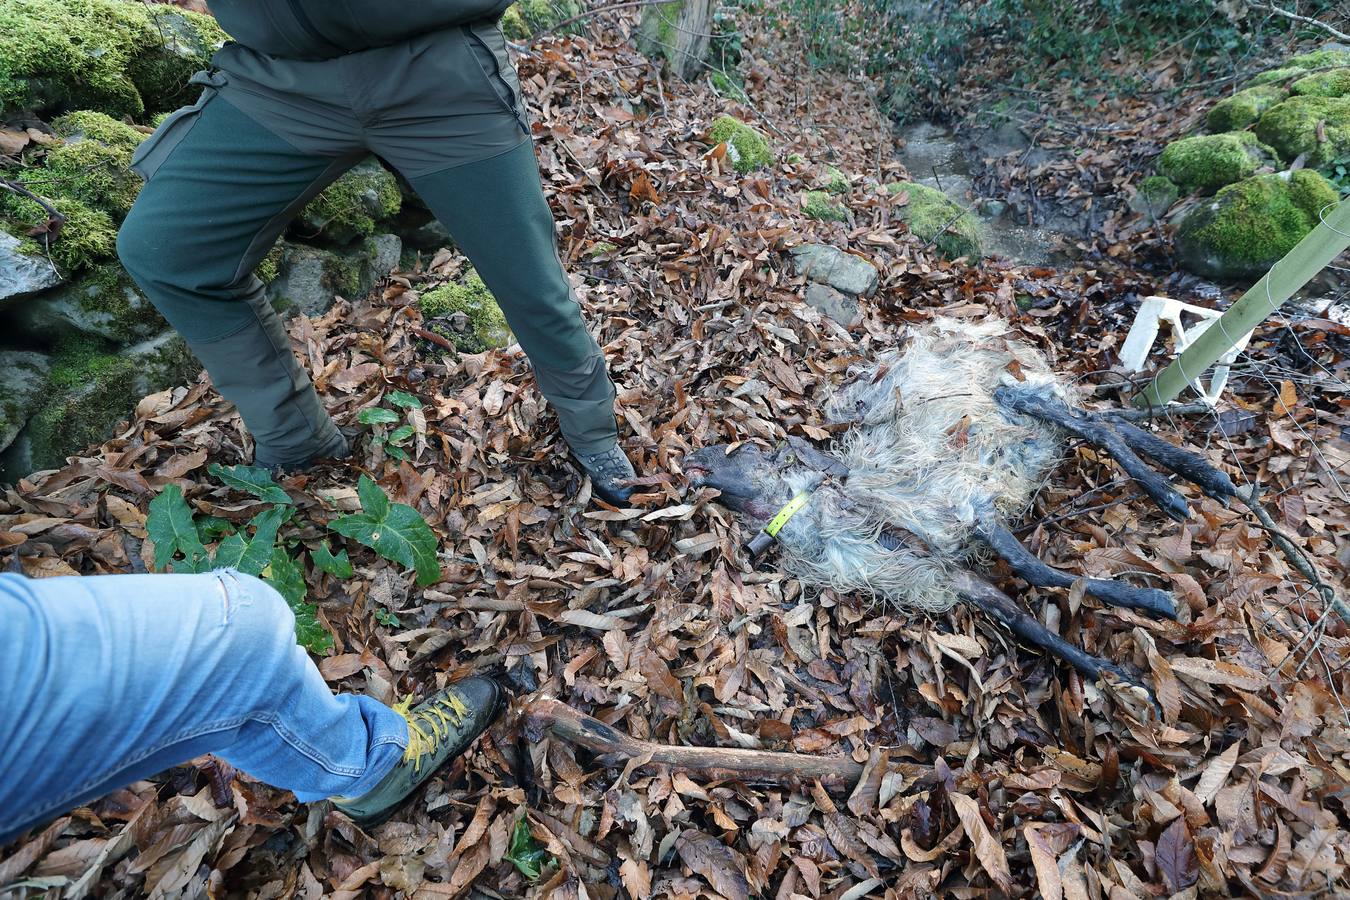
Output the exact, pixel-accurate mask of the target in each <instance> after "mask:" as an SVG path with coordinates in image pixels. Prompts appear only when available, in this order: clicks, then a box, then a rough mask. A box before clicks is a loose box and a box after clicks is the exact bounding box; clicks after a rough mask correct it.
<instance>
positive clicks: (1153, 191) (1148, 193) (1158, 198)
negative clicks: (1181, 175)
mask: <svg viewBox="0 0 1350 900" xmlns="http://www.w3.org/2000/svg"><path fill="white" fill-rule="evenodd" d="M1179 197H1181V188H1179V187H1177V185H1176V183H1175V182H1173V181H1172V179H1170V178H1168V177H1167V176H1165V175H1150V176H1148V177H1147V178H1145V179H1143V180H1142V181H1140V182H1139V186H1138V188H1137V189H1136V191H1135V195H1134V199H1133V200H1132V201H1131V203H1130V208H1131V209H1133V210H1134V211H1135V212H1138V213H1143V214H1145V215H1147V216H1148V217H1149V218H1150V219H1160V218H1162V216H1163V214H1164V213H1166V212H1167V210H1168V209H1170V208H1171V206H1172V204H1173V203H1176V202H1177V199H1178V198H1179Z"/></svg>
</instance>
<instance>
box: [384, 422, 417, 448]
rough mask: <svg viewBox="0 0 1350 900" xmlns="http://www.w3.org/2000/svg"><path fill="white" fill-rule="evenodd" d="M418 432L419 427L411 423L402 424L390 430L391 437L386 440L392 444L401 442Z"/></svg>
mask: <svg viewBox="0 0 1350 900" xmlns="http://www.w3.org/2000/svg"><path fill="white" fill-rule="evenodd" d="M416 433H417V429H416V428H414V427H412V426H411V425H400V426H399V427H397V428H395V429H394V430H393V431H391V432H389V437H388V438H386V440H387V441H389V443H391V444H401V443H403V442H404V441H406V440H407V439H408V438H410V437H412V436H413V435H414V434H416Z"/></svg>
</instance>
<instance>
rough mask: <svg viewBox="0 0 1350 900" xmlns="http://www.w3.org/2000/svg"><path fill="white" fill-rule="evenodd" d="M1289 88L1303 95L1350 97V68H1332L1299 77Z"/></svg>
mask: <svg viewBox="0 0 1350 900" xmlns="http://www.w3.org/2000/svg"><path fill="white" fill-rule="evenodd" d="M1289 89H1290V90H1291V91H1292V92H1293V93H1295V94H1299V95H1302V96H1305V97H1350V69H1332V70H1330V71H1328V72H1317V73H1315V74H1313V75H1308V76H1306V77H1304V78H1300V79H1299V80H1298V81H1295V82H1294V83H1293V84H1291V85H1290V86H1289Z"/></svg>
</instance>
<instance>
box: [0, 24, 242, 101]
mask: <svg viewBox="0 0 1350 900" xmlns="http://www.w3.org/2000/svg"><path fill="white" fill-rule="evenodd" d="M185 36H190V38H189V37H185ZM222 38H223V33H222V32H221V31H220V29H219V27H218V26H216V24H215V22H214V20H212V19H210V18H209V17H207V16H199V15H196V14H195V13H188V12H185V11H183V10H180V9H178V8H176V7H173V6H167V5H162V4H151V3H139V2H135V0H0V115H4V116H8V115H11V114H13V113H15V112H18V111H20V110H25V109H27V110H34V111H38V112H45V111H51V110H60V109H69V108H72V107H87V108H91V109H97V110H101V111H103V112H107V113H110V114H112V115H117V116H121V115H131V116H140V115H142V114H143V113H145V112H146V111H147V110H150V111H157V110H159V109H163V108H167V105H166V104H167V103H168V102H169V101H170V100H171V99H172V98H171V97H169V96H166V91H167V92H168V93H171V94H181V93H182V91H183V88H184V85H186V82H187V79H188V77H189V76H190V75H191V73H192V72H193V71H196V70H197V69H201V68H204V67H205V65H206V63H207V61H208V59H209V57H210V54H211V52H212V51H213V50H214V49H215V47H216V46H217V45H218V44H219V43H220V40H221V39H222ZM170 88H171V89H172V90H169V89H170Z"/></svg>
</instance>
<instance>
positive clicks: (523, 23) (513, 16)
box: [501, 0, 582, 41]
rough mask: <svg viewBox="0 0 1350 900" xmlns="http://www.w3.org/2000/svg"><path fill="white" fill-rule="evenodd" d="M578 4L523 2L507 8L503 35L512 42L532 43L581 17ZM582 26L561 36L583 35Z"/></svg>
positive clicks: (572, 26) (569, 1)
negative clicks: (576, 17)
mask: <svg viewBox="0 0 1350 900" xmlns="http://www.w3.org/2000/svg"><path fill="white" fill-rule="evenodd" d="M581 12H582V9H581V4H580V3H578V2H577V0H520V2H518V3H512V4H511V5H510V6H509V7H507V8H506V13H505V14H504V15H503V16H502V22H501V25H502V33H503V34H505V35H506V36H507V37H508V38H509V39H511V40H513V41H524V40H529V39H530V38H532V37H534V36H535V35H536V34H538V33H539V32H541V31H554V30H556V29H557V28H558V26H559V25H561V24H562V23H563V22H566V21H567V20H568V19H570V18H572V17H573V16H579V15H581ZM581 27H582V23H581V22H573V23H572V24H570V25H568V26H565V27H564V28H563V29H562V31H561V32H560V33H564V34H567V33H570V34H580V33H581Z"/></svg>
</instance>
